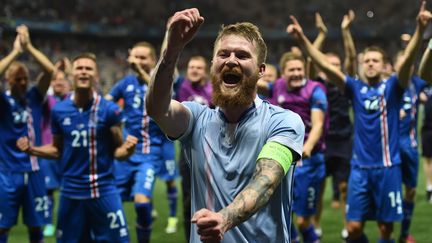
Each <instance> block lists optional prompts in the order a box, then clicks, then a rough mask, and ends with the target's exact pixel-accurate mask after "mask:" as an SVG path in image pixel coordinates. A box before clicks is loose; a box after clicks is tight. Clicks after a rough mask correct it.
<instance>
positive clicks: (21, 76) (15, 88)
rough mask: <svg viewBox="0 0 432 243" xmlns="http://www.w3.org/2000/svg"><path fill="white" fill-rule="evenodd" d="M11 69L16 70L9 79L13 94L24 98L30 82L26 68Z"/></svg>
mask: <svg viewBox="0 0 432 243" xmlns="http://www.w3.org/2000/svg"><path fill="white" fill-rule="evenodd" d="M11 68H14V70H12V72H11V74H10V76H9V77H8V82H9V87H10V89H11V92H12V93H14V94H17V95H19V96H23V95H24V94H25V93H26V91H27V86H28V82H29V74H28V71H27V69H26V68H24V67H20V66H16V67H11Z"/></svg>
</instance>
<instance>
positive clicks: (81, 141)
mask: <svg viewBox="0 0 432 243" xmlns="http://www.w3.org/2000/svg"><path fill="white" fill-rule="evenodd" d="M71 135H72V137H73V140H72V147H74V148H79V147H81V146H82V147H87V146H88V142H87V130H82V131H78V130H73V131H72V132H71Z"/></svg>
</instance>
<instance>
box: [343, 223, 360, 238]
mask: <svg viewBox="0 0 432 243" xmlns="http://www.w3.org/2000/svg"><path fill="white" fill-rule="evenodd" d="M347 230H348V235H349V238H350V239H357V238H359V237H361V235H362V234H363V224H362V223H361V222H353V221H350V222H348V224H347Z"/></svg>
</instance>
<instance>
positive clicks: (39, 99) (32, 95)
mask: <svg viewBox="0 0 432 243" xmlns="http://www.w3.org/2000/svg"><path fill="white" fill-rule="evenodd" d="M26 97H27V99H28V100H29V101H30V103H31V104H32V105H41V104H42V103H43V102H44V97H45V96H44V95H42V94H41V93H39V90H38V89H37V87H36V86H33V87H32V88H31V89H30V90H29V91H28V92H27V94H26Z"/></svg>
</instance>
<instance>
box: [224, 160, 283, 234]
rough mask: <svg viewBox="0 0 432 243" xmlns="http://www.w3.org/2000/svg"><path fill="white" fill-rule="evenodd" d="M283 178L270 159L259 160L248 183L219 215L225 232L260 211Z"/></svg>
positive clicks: (279, 166) (281, 171)
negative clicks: (222, 220) (223, 223)
mask: <svg viewBox="0 0 432 243" xmlns="http://www.w3.org/2000/svg"><path fill="white" fill-rule="evenodd" d="M284 176H285V173H284V170H283V168H282V166H281V165H280V164H279V163H278V162H276V161H274V160H271V159H259V160H258V161H257V165H256V168H255V172H254V175H253V177H252V180H251V181H250V183H249V184H248V185H247V186H246V187H245V188H244V189H243V190H242V191H241V192H240V193H239V194H238V195H237V196H236V197H235V199H234V201H233V202H232V203H231V204H230V205H228V206H227V207H226V208H224V209H222V210H221V211H220V213H221V214H222V216H223V217H224V220H225V222H226V224H225V225H224V228H225V231H227V230H229V229H231V228H233V227H235V226H237V225H239V224H241V223H242V222H244V221H246V220H247V219H248V218H250V217H251V216H252V215H253V214H254V213H255V212H257V211H258V210H259V209H261V208H262V207H263V206H264V205H265V204H266V203H267V202H268V200H269V199H270V197H271V195H272V194H273V192H274V190H275V189H276V187H277V186H278V185H279V183H280V182H281V180H282V178H283V177H284Z"/></svg>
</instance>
